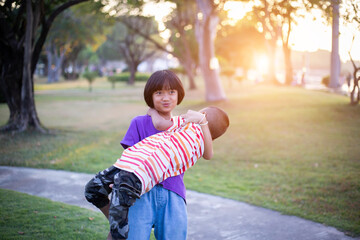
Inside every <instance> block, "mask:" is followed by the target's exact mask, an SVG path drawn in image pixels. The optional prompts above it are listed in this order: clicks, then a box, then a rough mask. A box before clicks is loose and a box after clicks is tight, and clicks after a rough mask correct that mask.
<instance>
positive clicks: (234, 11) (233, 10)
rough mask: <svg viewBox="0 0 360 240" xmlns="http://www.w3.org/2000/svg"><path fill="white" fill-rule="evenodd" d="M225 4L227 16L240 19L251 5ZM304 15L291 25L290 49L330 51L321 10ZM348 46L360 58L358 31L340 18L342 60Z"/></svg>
mask: <svg viewBox="0 0 360 240" xmlns="http://www.w3.org/2000/svg"><path fill="white" fill-rule="evenodd" d="M230 2H231V1H230ZM227 5H228V6H226V5H225V8H228V9H229V15H228V16H229V17H233V18H240V19H241V18H242V17H244V16H245V13H246V11H251V7H249V6H246V4H245V3H243V2H231V3H227ZM304 16H305V17H304V18H302V17H301V18H298V19H297V24H296V25H294V26H293V31H292V32H291V35H290V40H289V42H290V47H291V49H292V50H296V51H308V52H315V51H317V50H327V51H331V38H332V37H331V35H332V31H331V25H329V24H327V23H325V21H324V20H323V19H321V12H320V11H313V12H312V14H309V13H305V14H304ZM314 17H315V20H314ZM354 35H355V39H354V43H353V44H352V39H353V36H354ZM350 48H351V56H352V58H353V59H354V60H360V32H359V31H357V30H356V28H355V27H354V26H345V25H344V24H343V23H342V19H340V36H339V55H340V58H341V60H342V61H347V60H349V59H350V58H349V54H348V52H349V50H350Z"/></svg>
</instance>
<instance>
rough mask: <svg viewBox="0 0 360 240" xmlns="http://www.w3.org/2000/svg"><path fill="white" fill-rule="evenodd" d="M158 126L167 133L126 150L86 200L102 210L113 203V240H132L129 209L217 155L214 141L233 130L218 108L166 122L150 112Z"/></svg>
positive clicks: (88, 187)
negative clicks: (129, 237)
mask: <svg viewBox="0 0 360 240" xmlns="http://www.w3.org/2000/svg"><path fill="white" fill-rule="evenodd" d="M148 114H149V115H150V116H151V118H152V121H153V124H154V126H155V128H157V129H158V130H165V129H166V131H164V132H161V133H158V134H155V135H152V136H150V137H148V138H145V139H144V140H142V141H140V142H138V143H137V144H135V145H133V146H132V147H129V148H128V149H126V150H125V151H124V152H123V154H122V156H121V158H120V159H118V160H117V161H116V163H115V164H114V165H113V166H112V167H110V168H108V169H106V170H104V171H102V172H100V173H98V174H97V175H96V176H95V177H94V178H93V179H92V180H90V182H89V183H88V184H87V185H86V188H85V196H86V199H87V200H88V201H89V202H91V203H93V204H94V205H95V206H97V207H99V208H101V207H102V206H105V205H106V204H108V202H109V200H108V195H109V193H110V192H111V189H110V188H109V187H108V186H109V184H111V183H114V184H113V187H112V196H111V201H110V210H109V223H110V232H111V235H112V238H113V239H126V238H127V232H128V230H129V229H128V224H127V216H128V210H129V207H130V206H132V205H133V204H134V202H135V200H136V199H137V198H139V197H140V196H141V195H142V194H144V193H145V192H147V191H149V190H150V189H151V188H152V187H153V186H155V185H156V184H157V183H159V182H161V181H163V180H164V179H166V178H168V177H172V176H177V175H179V174H181V173H183V172H184V171H185V170H186V169H188V168H190V167H192V166H193V165H194V164H195V162H196V161H197V160H198V159H199V158H200V157H201V156H202V157H203V158H204V159H207V160H209V159H211V158H212V156H213V147H212V140H214V139H216V138H218V137H220V136H221V135H222V134H223V133H224V132H225V131H226V129H227V127H228V126H229V119H228V116H227V114H226V113H225V112H224V111H222V110H221V109H219V108H217V107H208V108H204V109H202V110H200V111H199V112H196V111H192V110H189V111H188V112H187V113H186V114H184V115H181V116H180V117H174V118H172V120H166V119H164V118H162V117H161V116H160V115H159V114H158V112H157V111H156V110H153V109H150V110H149V111H148Z"/></svg>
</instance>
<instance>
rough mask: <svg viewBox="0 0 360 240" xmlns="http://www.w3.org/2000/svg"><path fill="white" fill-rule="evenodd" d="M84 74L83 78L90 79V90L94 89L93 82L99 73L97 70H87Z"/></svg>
mask: <svg viewBox="0 0 360 240" xmlns="http://www.w3.org/2000/svg"><path fill="white" fill-rule="evenodd" d="M82 76H83V78H85V79H86V80H87V81H88V83H89V92H91V91H92V83H93V82H94V81H95V79H96V78H97V77H98V76H99V74H98V73H97V72H92V71H89V70H86V71H85V72H84V73H83V74H82Z"/></svg>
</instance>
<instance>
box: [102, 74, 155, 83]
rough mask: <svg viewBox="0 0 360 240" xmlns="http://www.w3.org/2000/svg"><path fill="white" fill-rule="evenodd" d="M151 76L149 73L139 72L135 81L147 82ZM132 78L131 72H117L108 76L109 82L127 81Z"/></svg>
mask: <svg viewBox="0 0 360 240" xmlns="http://www.w3.org/2000/svg"><path fill="white" fill-rule="evenodd" d="M149 77H150V74H149V73H137V74H136V75H135V82H136V81H137V82H146V81H147V80H148V79H149ZM129 78H130V73H129V72H124V73H120V74H116V75H113V76H108V81H109V82H111V83H112V82H127V81H129Z"/></svg>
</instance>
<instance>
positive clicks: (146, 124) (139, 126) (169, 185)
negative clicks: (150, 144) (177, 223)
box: [120, 115, 186, 200]
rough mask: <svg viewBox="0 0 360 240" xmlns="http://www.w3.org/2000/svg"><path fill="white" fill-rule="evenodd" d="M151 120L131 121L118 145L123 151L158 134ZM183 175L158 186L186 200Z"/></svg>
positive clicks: (146, 116)
mask: <svg viewBox="0 0 360 240" xmlns="http://www.w3.org/2000/svg"><path fill="white" fill-rule="evenodd" d="M159 132H161V131H159V130H157V129H156V128H155V127H154V125H153V123H152V120H151V117H150V116H149V115H142V116H137V117H135V118H133V119H132V120H131V123H130V127H129V129H128V130H127V132H126V134H125V136H124V138H123V140H122V141H121V142H120V144H121V145H122V146H123V148H124V149H126V148H128V147H130V146H132V145H134V144H135V143H137V142H140V141H141V140H143V139H144V138H146V137H148V136H151V135H154V134H156V133H159ZM183 177H184V174H181V175H178V176H175V177H170V178H167V179H165V181H163V182H161V183H160V184H161V185H162V186H163V187H164V188H165V189H167V190H170V191H173V192H174V193H177V194H179V195H180V196H181V197H182V198H183V199H184V200H186V189H185V185H184V180H183Z"/></svg>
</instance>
